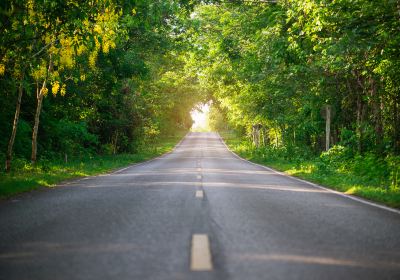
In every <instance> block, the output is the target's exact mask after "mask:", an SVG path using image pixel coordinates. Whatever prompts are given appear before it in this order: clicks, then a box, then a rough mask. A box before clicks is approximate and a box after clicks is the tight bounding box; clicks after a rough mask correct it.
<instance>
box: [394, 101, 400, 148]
mask: <svg viewBox="0 0 400 280" xmlns="http://www.w3.org/2000/svg"><path fill="white" fill-rule="evenodd" d="M396 95H397V96H395V97H394V100H393V113H394V114H393V115H394V117H393V140H394V153H395V154H396V155H399V154H400V127H399V123H400V112H399V111H400V110H399V107H400V95H399V94H396Z"/></svg>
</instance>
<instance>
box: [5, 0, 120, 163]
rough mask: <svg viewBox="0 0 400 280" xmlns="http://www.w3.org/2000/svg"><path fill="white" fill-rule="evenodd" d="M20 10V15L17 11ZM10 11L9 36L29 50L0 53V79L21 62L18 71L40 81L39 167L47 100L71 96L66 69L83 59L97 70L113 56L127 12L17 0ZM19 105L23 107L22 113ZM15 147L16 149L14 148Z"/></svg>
mask: <svg viewBox="0 0 400 280" xmlns="http://www.w3.org/2000/svg"><path fill="white" fill-rule="evenodd" d="M23 2H25V3H23ZM24 4H25V5H24ZM16 9H17V10H18V12H15V10H16ZM8 11H9V16H8V17H7V20H8V22H9V24H8V25H9V29H7V30H6V32H8V33H9V34H10V35H9V37H10V38H9V39H10V41H12V40H13V42H15V41H17V42H19V41H20V42H21V45H23V46H22V47H20V48H15V47H12V45H9V46H8V47H7V46H6V45H4V46H5V47H2V49H0V54H1V57H0V75H4V73H5V72H6V71H7V62H9V61H12V60H13V58H18V59H19V63H20V64H21V65H19V67H18V68H20V69H24V70H23V71H22V70H21V71H22V72H24V71H26V72H27V74H28V75H29V78H32V79H33V80H34V81H35V86H36V99H37V106H36V112H35V118H34V126H33V131H32V155H31V160H32V163H35V162H36V156H37V134H38V128H39V120H40V113H41V109H42V104H43V98H44V97H45V96H46V95H47V94H48V92H51V93H52V94H53V95H57V94H60V95H65V94H66V85H65V84H64V83H63V81H62V75H61V74H62V73H63V71H64V70H67V69H71V68H74V67H76V66H77V65H76V64H77V58H78V57H79V56H86V57H88V61H87V63H88V64H89V65H90V66H91V67H95V63H96V57H97V55H98V53H99V52H104V53H107V52H108V51H109V50H110V49H111V48H115V46H116V44H115V40H116V36H117V34H118V31H119V30H118V19H119V17H120V15H121V13H120V12H119V11H118V10H117V8H116V4H115V3H114V2H113V1H108V0H94V1H73V0H64V1H41V0H29V1H18V0H15V1H11V2H10V5H9V6H8ZM15 15H18V16H15ZM6 35H7V34H6ZM6 35H4V36H3V37H6ZM11 39H12V40H11ZM17 45H18V44H17ZM21 58H24V59H23V60H21ZM9 64H10V65H11V63H9ZM14 64H15V63H14ZM25 69H26V70H25ZM21 71H20V72H21ZM20 76H21V75H20ZM14 78H15V75H14ZM21 96H22V90H21ZM19 104H20V102H19ZM18 106H19V105H18V104H17V111H18V110H19V108H18ZM16 115H17V114H16ZM17 122H18V119H15V120H14V123H17ZM14 130H16V125H14V128H13V133H12V134H13V135H14V136H13V137H15V132H14ZM10 142H11V141H10ZM9 146H11V149H10V148H9V150H11V151H12V145H9ZM10 156H11V153H10ZM9 160H11V158H10V159H9ZM9 164H10V163H8V165H9ZM8 169H9V167H8Z"/></svg>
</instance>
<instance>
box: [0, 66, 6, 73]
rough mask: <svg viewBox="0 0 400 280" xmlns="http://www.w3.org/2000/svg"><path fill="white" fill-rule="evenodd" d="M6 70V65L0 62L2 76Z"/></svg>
mask: <svg viewBox="0 0 400 280" xmlns="http://www.w3.org/2000/svg"><path fill="white" fill-rule="evenodd" d="M4 72H6V66H5V65H4V64H1V63H0V76H3V75H4Z"/></svg>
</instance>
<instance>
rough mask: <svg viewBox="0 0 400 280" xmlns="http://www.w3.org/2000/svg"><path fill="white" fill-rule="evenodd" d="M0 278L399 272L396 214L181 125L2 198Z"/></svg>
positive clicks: (374, 275)
mask: <svg viewBox="0 0 400 280" xmlns="http://www.w3.org/2000/svg"><path fill="white" fill-rule="evenodd" d="M0 279H7V280H9V279H18V280H23V279H41V280H44V279H51V280H54V279H67V280H72V279H96V280H100V279H243V280H248V279H284V280H290V279H307V280H310V279H340V280H344V279H363V280H365V279H400V215H399V214H398V213H394V212H390V211H387V210H385V209H380V208H377V207H374V206H371V205H367V204H364V203H360V202H358V201H354V200H351V199H348V198H346V197H342V196H339V195H337V194H334V193H332V192H329V191H326V190H323V189H319V188H316V187H313V186H311V185H309V184H306V183H304V182H299V181H297V180H294V179H292V178H289V177H285V176H282V175H279V174H276V173H274V172H273V171H271V170H268V169H264V168H262V167H260V166H256V165H253V164H251V163H249V162H246V161H244V160H241V159H239V158H237V157H235V156H234V155H233V154H232V153H231V152H229V151H228V150H227V148H226V147H225V145H224V144H223V142H222V141H221V139H220V138H219V136H218V135H217V134H214V133H190V134H188V135H187V137H186V138H185V139H184V140H183V141H182V142H181V144H180V145H179V146H178V147H177V148H176V149H175V150H174V152H172V153H170V154H167V155H165V156H163V157H161V158H158V159H156V160H153V161H150V162H147V163H144V164H140V165H137V166H132V167H129V168H126V169H123V170H120V171H119V172H116V173H113V174H110V175H103V176H96V177H90V178H87V179H84V180H77V181H73V182H72V183H69V184H65V185H61V186H59V187H57V188H54V189H50V190H46V191H38V192H32V193H30V194H25V195H22V196H20V197H18V198H16V199H12V200H9V201H3V202H1V203H0Z"/></svg>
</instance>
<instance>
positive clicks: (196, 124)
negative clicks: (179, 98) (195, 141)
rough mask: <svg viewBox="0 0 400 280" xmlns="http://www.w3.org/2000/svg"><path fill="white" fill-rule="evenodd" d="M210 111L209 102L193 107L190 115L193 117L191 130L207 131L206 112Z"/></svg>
mask: <svg viewBox="0 0 400 280" xmlns="http://www.w3.org/2000/svg"><path fill="white" fill-rule="evenodd" d="M209 111H210V104H209V103H206V104H202V105H201V106H199V107H197V108H194V109H193V110H192V111H191V112H190V115H191V117H192V119H193V125H192V128H191V130H192V131H209V126H208V112H209Z"/></svg>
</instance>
